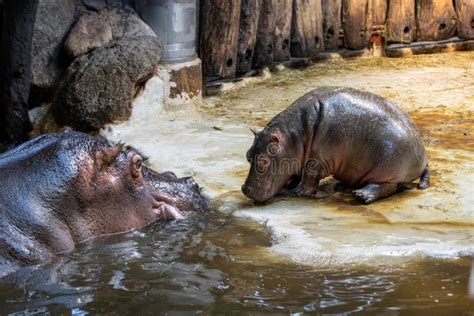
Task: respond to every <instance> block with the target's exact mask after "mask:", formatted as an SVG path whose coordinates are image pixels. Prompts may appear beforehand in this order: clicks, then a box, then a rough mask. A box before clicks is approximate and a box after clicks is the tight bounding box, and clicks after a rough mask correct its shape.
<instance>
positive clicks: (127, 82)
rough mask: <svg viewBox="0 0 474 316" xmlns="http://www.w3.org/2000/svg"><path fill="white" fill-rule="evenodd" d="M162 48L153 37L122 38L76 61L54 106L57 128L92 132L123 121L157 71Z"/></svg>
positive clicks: (61, 87) (67, 74)
mask: <svg viewBox="0 0 474 316" xmlns="http://www.w3.org/2000/svg"><path fill="white" fill-rule="evenodd" d="M161 53H162V45H161V44H160V42H159V40H158V38H157V37H156V36H137V37H123V38H121V39H120V40H117V41H113V42H111V43H110V44H109V45H106V46H103V47H100V48H97V49H95V50H93V51H92V52H91V53H89V54H86V55H82V56H81V57H79V58H77V59H76V60H75V61H74V62H73V63H72V64H71V65H70V66H69V68H68V69H67V71H66V74H65V76H64V78H63V80H61V85H60V87H59V89H58V92H57V95H56V98H55V100H54V103H53V108H52V111H53V115H54V117H55V120H56V121H57V123H59V124H60V125H67V126H70V127H72V128H74V129H77V130H80V131H85V132H91V131H97V130H99V129H100V128H102V127H103V126H104V125H105V124H108V123H112V122H114V121H122V120H126V119H128V118H129V117H130V115H131V111H132V106H131V104H132V101H133V99H134V98H135V96H136V95H137V92H138V91H139V89H140V88H141V86H142V85H143V84H144V83H145V82H146V81H147V80H148V79H149V78H151V77H152V76H153V75H154V74H155V73H156V71H157V68H158V63H159V61H160V57H161Z"/></svg>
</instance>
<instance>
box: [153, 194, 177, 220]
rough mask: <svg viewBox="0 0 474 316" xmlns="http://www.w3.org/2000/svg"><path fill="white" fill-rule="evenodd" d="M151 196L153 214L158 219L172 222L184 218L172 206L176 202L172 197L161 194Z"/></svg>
mask: <svg viewBox="0 0 474 316" xmlns="http://www.w3.org/2000/svg"><path fill="white" fill-rule="evenodd" d="M151 195H152V197H153V204H152V209H153V212H154V213H155V214H156V215H158V217H159V218H160V219H163V220H173V219H183V218H185V216H184V214H183V213H182V212H181V211H180V210H179V208H177V207H176V206H174V205H175V204H176V201H175V199H174V198H173V197H171V196H169V195H167V194H165V193H162V192H153V193H152V194H151Z"/></svg>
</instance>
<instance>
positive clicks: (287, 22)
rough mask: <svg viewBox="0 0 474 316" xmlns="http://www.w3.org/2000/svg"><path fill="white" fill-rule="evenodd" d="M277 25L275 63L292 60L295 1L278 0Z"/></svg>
mask: <svg viewBox="0 0 474 316" xmlns="http://www.w3.org/2000/svg"><path fill="white" fill-rule="evenodd" d="M275 10H276V25H275V32H274V36H273V46H274V47H275V61H286V60H289V59H290V39H291V18H292V16H293V15H292V12H293V0H277V4H276V8H275Z"/></svg>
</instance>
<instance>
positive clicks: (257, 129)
mask: <svg viewBox="0 0 474 316" xmlns="http://www.w3.org/2000/svg"><path fill="white" fill-rule="evenodd" d="M250 130H251V131H252V133H253V134H254V135H255V136H257V135H258V134H259V133H260V132H261V131H262V130H263V128H256V127H251V128H250Z"/></svg>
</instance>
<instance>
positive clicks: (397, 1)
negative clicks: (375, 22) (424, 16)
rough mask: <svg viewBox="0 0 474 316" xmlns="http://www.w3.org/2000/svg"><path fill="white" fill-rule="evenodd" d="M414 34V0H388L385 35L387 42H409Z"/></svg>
mask: <svg viewBox="0 0 474 316" xmlns="http://www.w3.org/2000/svg"><path fill="white" fill-rule="evenodd" d="M415 34H416V19H415V0H390V1H389V3H388V14H387V23H386V37H385V39H386V41H387V43H389V44H390V43H404V44H410V43H411V42H412V41H413V40H414V38H415Z"/></svg>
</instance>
